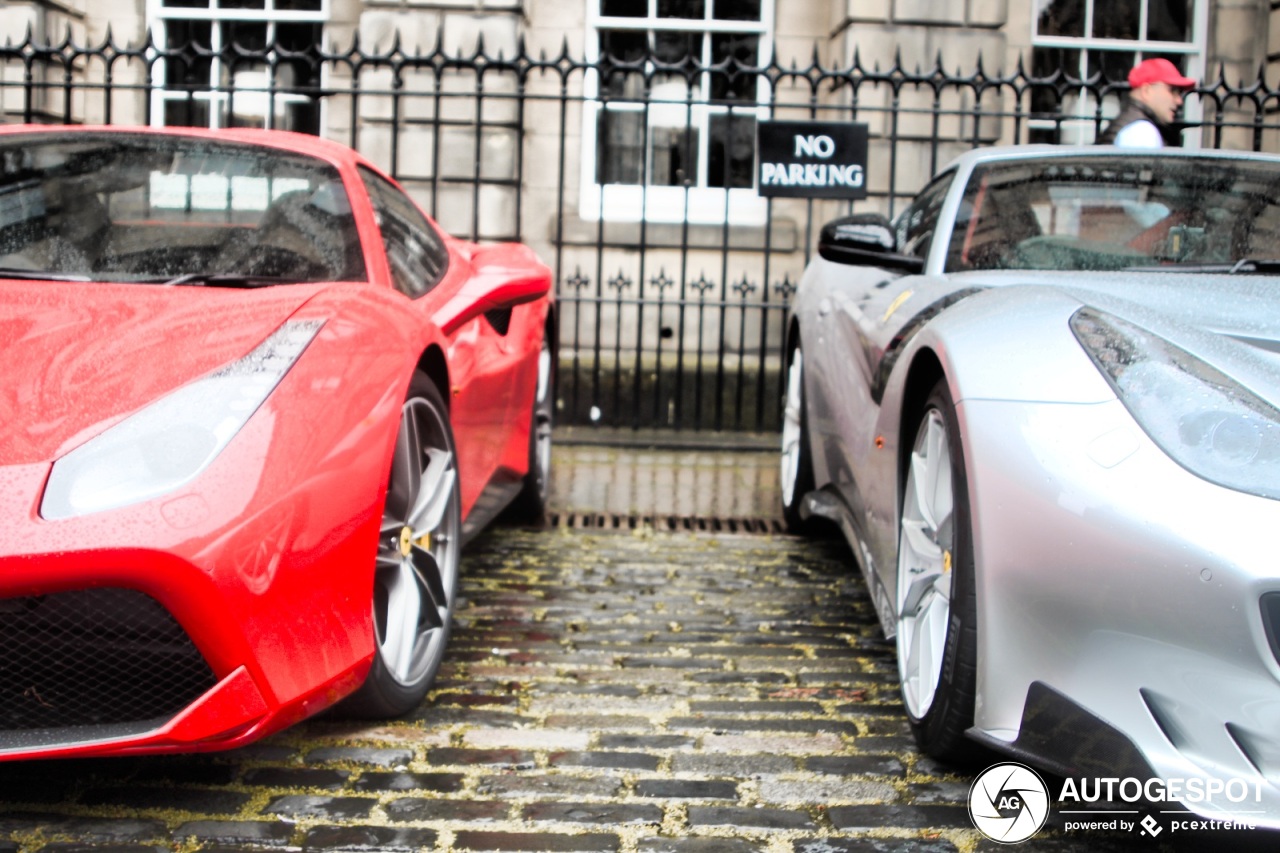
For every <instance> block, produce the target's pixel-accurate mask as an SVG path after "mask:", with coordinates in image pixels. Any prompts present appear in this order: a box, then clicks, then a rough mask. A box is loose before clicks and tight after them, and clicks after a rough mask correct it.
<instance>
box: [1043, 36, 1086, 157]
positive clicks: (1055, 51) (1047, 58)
mask: <svg viewBox="0 0 1280 853" xmlns="http://www.w3.org/2000/svg"><path fill="white" fill-rule="evenodd" d="M1083 59H1084V51H1081V50H1073V49H1064V48H1058V47H1037V48H1035V49H1033V50H1032V52H1031V75H1032V77H1034V78H1035V79H1047V78H1049V77H1051V76H1052V75H1053V73H1054V72H1056V71H1061V72H1062V74H1063V77H1064V80H1075V81H1080V80H1083V79H1084V78H1085V69H1084V68H1083V67H1081V62H1082V61H1083ZM1074 91H1079V90H1074ZM1058 92H1059V89H1058V87H1057V86H1054V85H1052V84H1051V85H1042V86H1035V85H1033V86H1032V87H1031V115H1032V118H1054V119H1056V118H1059V117H1060V115H1061V113H1062V98H1061V96H1060V95H1059V94H1058ZM1055 141H1057V140H1055Z"/></svg>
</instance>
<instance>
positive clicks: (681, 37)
mask: <svg viewBox="0 0 1280 853" xmlns="http://www.w3.org/2000/svg"><path fill="white" fill-rule="evenodd" d="M653 53H654V58H655V59H657V60H658V61H659V62H663V63H667V64H671V65H675V64H679V63H684V64H686V65H691V64H696V63H698V62H700V61H701V59H702V35H701V34H700V33H672V32H656V33H654V34H653Z"/></svg>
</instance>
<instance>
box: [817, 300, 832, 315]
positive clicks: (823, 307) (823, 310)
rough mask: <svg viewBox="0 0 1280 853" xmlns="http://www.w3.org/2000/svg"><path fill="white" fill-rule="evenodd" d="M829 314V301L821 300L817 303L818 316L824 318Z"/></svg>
mask: <svg viewBox="0 0 1280 853" xmlns="http://www.w3.org/2000/svg"><path fill="white" fill-rule="evenodd" d="M830 313H831V300H830V299H825V298H824V299H823V300H822V301H820V302H819V303H818V316H819V317H825V316H827V315H828V314H830Z"/></svg>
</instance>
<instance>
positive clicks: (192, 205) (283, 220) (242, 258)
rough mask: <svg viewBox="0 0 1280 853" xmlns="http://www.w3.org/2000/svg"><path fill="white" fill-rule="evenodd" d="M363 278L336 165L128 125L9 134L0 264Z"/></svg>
mask: <svg viewBox="0 0 1280 853" xmlns="http://www.w3.org/2000/svg"><path fill="white" fill-rule="evenodd" d="M6 272H7V273H9V274H10V275H11V276H13V277H22V278H28V279H29V278H38V277H41V276H43V275H48V276H49V277H50V278H61V279H72V280H75V279H89V280H94V281H118V282H143V281H145V282H172V283H178V284H183V283H189V284H198V283H204V282H209V283H223V282H228V283H229V282H234V281H241V282H243V281H246V280H248V279H250V278H252V279H254V280H257V281H268V282H270V281H350V280H364V279H365V267H364V258H363V255H362V254H361V251H360V242H359V239H358V236H357V232H356V226H355V219H354V217H353V216H352V214H351V204H350V202H349V200H348V198H347V194H346V191H345V190H344V189H343V186H342V181H341V178H340V176H339V174H338V171H337V169H335V168H334V167H333V166H331V165H330V164H328V163H325V162H323V161H321V160H317V159H315V158H313V157H307V156H303V155H299V154H295V153H291V152H287V151H280V150H276V149H269V148H262V147H257V146H252V145H243V144H237V143H231V142H221V141H212V140H208V139H203V138H194V137H180V136H161V135H156V134H141V133H136V134H129V133H96V134H95V133H66V132H62V133H57V134H53V133H50V134H18V135H10V136H0V276H3V275H4V274H5V273H6Z"/></svg>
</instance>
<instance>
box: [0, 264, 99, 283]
mask: <svg viewBox="0 0 1280 853" xmlns="http://www.w3.org/2000/svg"><path fill="white" fill-rule="evenodd" d="M0 278H18V279H22V280H23V281H93V279H92V278H91V277H89V276H87V275H85V274H84V273H71V272H49V271H48V270H27V269H20V268H18V267H0Z"/></svg>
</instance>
